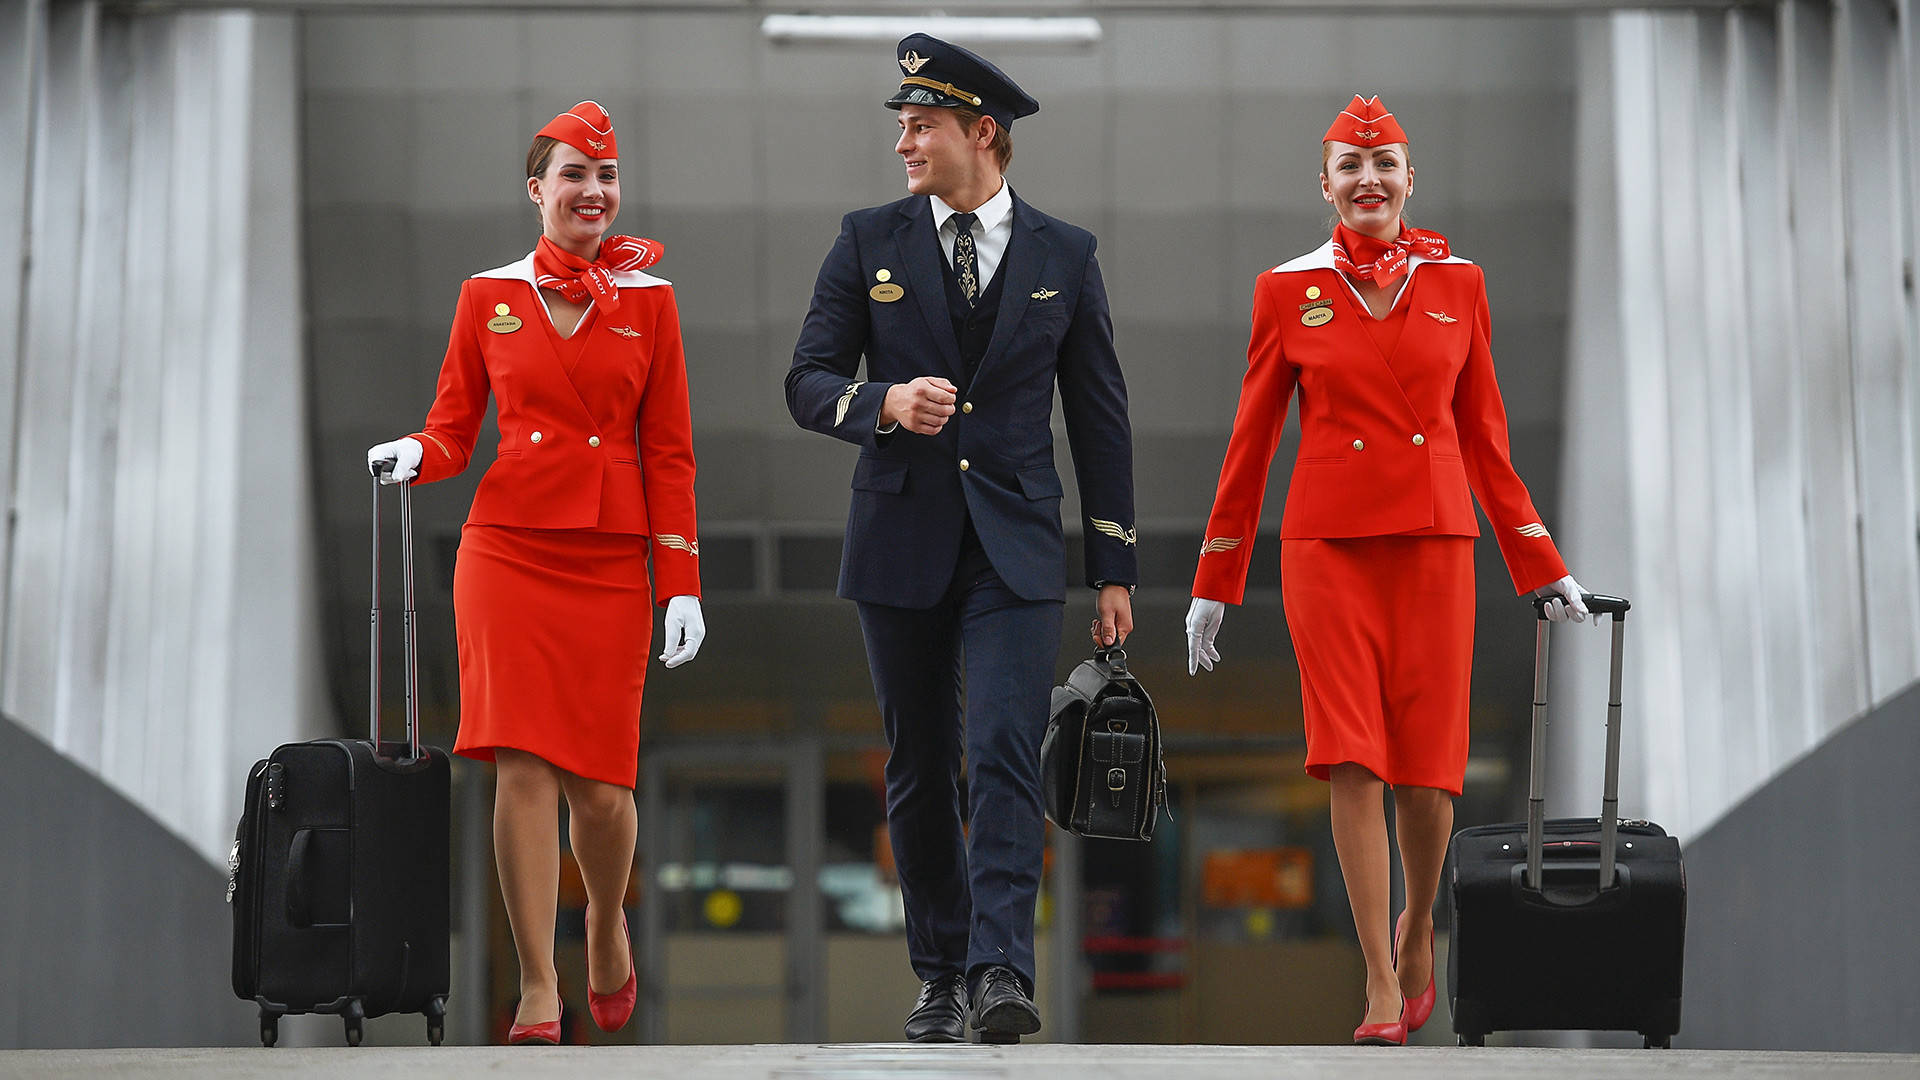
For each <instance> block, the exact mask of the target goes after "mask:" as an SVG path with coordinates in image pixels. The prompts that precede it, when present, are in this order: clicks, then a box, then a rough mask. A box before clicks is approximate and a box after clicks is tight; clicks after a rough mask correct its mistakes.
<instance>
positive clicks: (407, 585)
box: [367, 461, 420, 761]
mask: <svg viewBox="0 0 1920 1080" xmlns="http://www.w3.org/2000/svg"><path fill="white" fill-rule="evenodd" d="M393 465H394V463H393V462H392V461H381V462H377V463H375V464H374V465H372V466H371V467H370V469H371V471H372V472H373V619H372V622H373V633H372V648H371V649H370V650H369V652H368V654H367V656H368V660H369V663H368V665H367V666H368V668H369V669H370V670H371V671H372V672H373V678H372V680H371V681H372V684H373V685H372V688H371V691H370V693H369V695H368V698H367V726H368V729H369V738H371V739H372V740H373V752H374V753H376V754H378V753H379V752H380V488H381V487H382V486H384V485H382V484H381V482H380V477H381V475H382V474H389V475H390V474H391V473H392V472H393ZM392 486H394V487H398V488H399V489H400V562H401V568H400V580H401V581H402V583H403V584H402V591H403V592H404V593H405V597H406V609H405V610H404V611H403V612H402V613H401V616H400V638H401V641H402V643H403V645H404V648H405V652H406V664H405V668H404V671H405V676H404V677H405V680H406V696H407V710H406V711H407V760H408V761H417V760H419V758H420V704H419V687H420V644H419V641H418V640H417V639H416V638H415V636H414V610H413V485H412V484H410V483H406V484H395V485H392Z"/></svg>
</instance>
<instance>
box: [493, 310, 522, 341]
mask: <svg viewBox="0 0 1920 1080" xmlns="http://www.w3.org/2000/svg"><path fill="white" fill-rule="evenodd" d="M511 310H512V309H511V308H509V307H507V305H505V304H495V305H493V318H491V319H488V320H487V329H489V330H491V331H493V332H494V333H496V334H511V333H513V332H514V331H515V330H518V329H520V319H519V317H518V316H516V315H512V314H509V312H510V311H511Z"/></svg>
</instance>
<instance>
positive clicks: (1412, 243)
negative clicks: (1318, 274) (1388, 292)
mask: <svg viewBox="0 0 1920 1080" xmlns="http://www.w3.org/2000/svg"><path fill="white" fill-rule="evenodd" d="M1450 253H1451V252H1450V250H1449V249H1448V247H1447V238H1446V237H1444V236H1441V235H1440V234H1439V233H1437V232H1433V231H1432V230H1430V229H1416V228H1413V227H1412V226H1409V225H1402V226H1401V227H1400V235H1399V236H1398V237H1395V238H1394V239H1393V241H1392V242H1388V241H1386V240H1376V239H1374V238H1373V237H1371V236H1368V235H1366V234H1365V233H1357V232H1354V231H1353V230H1352V229H1349V228H1347V225H1346V222H1335V223H1334V226H1333V266H1334V269H1336V270H1339V271H1340V272H1341V273H1343V274H1347V275H1349V276H1352V277H1356V278H1362V279H1365V280H1368V281H1371V282H1373V283H1374V284H1375V285H1378V286H1380V287H1381V288H1383V289H1384V288H1386V287H1387V286H1389V285H1391V284H1393V283H1394V282H1396V281H1398V280H1400V279H1401V278H1402V277H1404V276H1406V274H1407V272H1408V271H1409V270H1411V269H1412V267H1411V266H1410V265H1409V264H1410V263H1411V261H1412V257H1413V256H1414V255H1418V256H1420V257H1421V258H1423V259H1444V258H1446V257H1447V256H1448V255H1449V254H1450Z"/></svg>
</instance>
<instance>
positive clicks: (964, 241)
mask: <svg viewBox="0 0 1920 1080" xmlns="http://www.w3.org/2000/svg"><path fill="white" fill-rule="evenodd" d="M978 220H980V219H979V218H978V217H977V216H975V215H973V214H955V215H953V227H954V228H955V229H958V230H959V232H958V233H956V234H955V236H954V238H953V272H954V273H956V274H958V275H960V292H961V293H962V294H964V295H965V296H966V298H967V306H968V307H972V306H973V302H974V301H975V300H977V299H979V298H980V264H979V262H978V261H977V260H976V259H975V257H974V253H973V223H974V222H976V221H978Z"/></svg>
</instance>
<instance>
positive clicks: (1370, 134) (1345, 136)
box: [609, 94, 1408, 146]
mask: <svg viewBox="0 0 1920 1080" xmlns="http://www.w3.org/2000/svg"><path fill="white" fill-rule="evenodd" d="M609 138H611V136H609ZM1336 140H1338V141H1339V142H1343V143H1352V144H1353V145H1355V146H1386V145H1388V144H1390V143H1403V142H1406V141H1408V140H1407V133H1406V132H1404V131H1402V130H1400V123H1399V121H1397V120H1395V119H1394V118H1393V114H1392V113H1390V112H1388V111H1387V107H1386V106H1385V105H1382V104H1380V95H1378V94H1375V95H1374V96H1373V97H1371V98H1362V97H1361V96H1360V95H1359V94H1355V95H1353V102H1352V103H1351V104H1349V105H1348V106H1347V107H1346V109H1345V110H1343V111H1342V112H1341V113H1340V115H1339V116H1336V117H1334V118H1333V126H1332V127H1330V128H1328V129H1327V133H1326V134H1325V135H1322V136H1320V141H1321V142H1334V141H1336Z"/></svg>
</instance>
